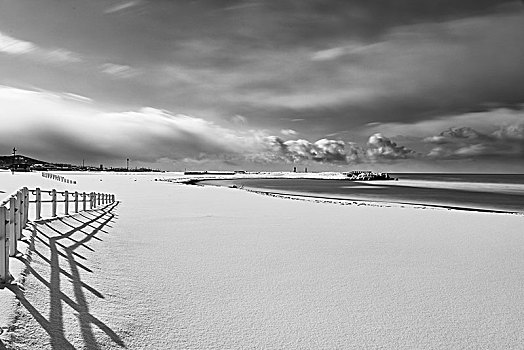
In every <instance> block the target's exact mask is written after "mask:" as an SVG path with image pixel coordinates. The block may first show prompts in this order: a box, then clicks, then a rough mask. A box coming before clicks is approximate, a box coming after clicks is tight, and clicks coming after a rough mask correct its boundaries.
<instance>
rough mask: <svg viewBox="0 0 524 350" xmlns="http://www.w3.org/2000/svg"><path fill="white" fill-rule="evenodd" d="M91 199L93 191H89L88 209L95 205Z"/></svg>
mask: <svg viewBox="0 0 524 350" xmlns="http://www.w3.org/2000/svg"><path fill="white" fill-rule="evenodd" d="M93 199H94V198H93V192H91V193H89V209H93V207H94V206H95V205H94V201H93Z"/></svg>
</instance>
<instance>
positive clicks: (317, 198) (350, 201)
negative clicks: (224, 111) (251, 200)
mask: <svg viewBox="0 0 524 350" xmlns="http://www.w3.org/2000/svg"><path fill="white" fill-rule="evenodd" d="M242 179H259V178H258V177H253V178H242ZM266 179H268V180H271V179H276V180H279V179H284V178H282V177H273V178H264V180H266ZM214 180H216V181H219V180H220V181H227V180H235V179H217V178H206V179H198V178H190V179H184V180H182V181H176V182H175V181H170V182H175V183H181V184H184V185H192V186H214V187H223V188H230V189H240V190H243V191H247V192H252V193H256V194H260V195H267V196H273V197H279V198H284V199H292V200H303V201H310V202H317V203H319V202H322V203H329V204H338V205H357V206H369V207H399V208H406V207H409V208H411V209H419V210H426V209H431V210H457V211H465V212H477V213H489V214H507V215H517V216H524V212H518V211H510V210H500V209H489V208H471V207H462V206H456V205H447V204H432V203H412V202H402V201H389V200H366V199H360V198H349V197H330V196H322V195H315V194H312V193H310V194H307V193H294V192H277V191H270V190H263V189H256V188H245V187H230V186H226V185H216V184H203V183H202V182H204V181H214ZM310 180H326V179H322V178H312V179H310ZM328 180H338V181H344V180H343V179H328ZM168 181H169V180H168ZM352 182H364V181H352ZM371 182H372V181H371Z"/></svg>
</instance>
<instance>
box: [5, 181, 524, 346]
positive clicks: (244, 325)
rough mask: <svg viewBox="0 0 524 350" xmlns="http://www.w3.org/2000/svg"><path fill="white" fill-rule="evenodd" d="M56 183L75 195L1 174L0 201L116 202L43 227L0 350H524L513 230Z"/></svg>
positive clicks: (463, 217)
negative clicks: (30, 196)
mask: <svg viewBox="0 0 524 350" xmlns="http://www.w3.org/2000/svg"><path fill="white" fill-rule="evenodd" d="M64 176H66V177H68V178H71V179H73V180H77V185H70V184H64V183H59V182H56V181H52V180H49V179H44V178H41V176H40V175H39V174H15V175H11V174H6V173H0V191H4V192H6V193H5V194H2V195H5V196H6V197H7V196H8V194H9V193H10V192H12V191H14V190H16V189H17V188H18V187H21V186H20V184H25V185H26V186H28V187H34V186H36V185H39V186H40V187H42V188H45V189H50V188H57V189H69V190H73V191H74V190H80V191H84V190H86V191H93V190H94V191H106V192H111V193H115V194H116V196H117V199H118V200H119V201H121V202H120V203H119V204H118V205H117V206H116V207H115V208H113V209H109V208H108V209H107V210H104V211H102V210H97V211H94V212H89V213H84V214H82V215H75V216H71V217H68V218H66V219H63V220H62V221H52V222H49V223H47V224H46V225H38V226H37V229H38V231H37V232H36V235H35V239H34V245H35V249H36V252H33V253H32V254H31V257H32V262H31V264H30V266H31V269H30V272H31V273H30V274H29V276H28V277H27V278H26V280H25V289H26V290H25V293H24V294H25V297H24V298H22V297H21V300H22V302H21V305H20V306H19V307H17V308H16V309H15V310H11V311H9V310H6V311H8V312H12V313H13V315H14V319H12V322H14V323H13V324H12V325H11V330H10V331H8V332H4V334H3V335H1V336H0V339H2V341H3V342H4V343H5V347H7V348H16V349H34V348H38V349H67V348H78V349H82V348H88V349H96V348H100V349H106V348H122V347H123V346H125V347H126V348H128V349H226V348H229V349H232V348H234V349H244V348H245V349H247V348H249V349H252V348H261V349H281V348H289V349H336V348H339V349H361V348H371V349H376V348H429V349H431V348H434V349H437V348H439V349H440V348H464V349H465V348H470V349H478V348H486V349H487V348H489V349H508V348H519V347H521V346H522V344H524V334H523V333H522V332H521V330H522V329H523V328H524V327H523V326H524V317H523V316H524V306H523V305H524V293H522V286H523V285H524V272H523V271H522V266H523V264H524V235H523V234H522V227H523V224H524V217H523V216H520V215H505V214H489V213H475V212H459V211H453V210H451V211H448V210H423V209H414V208H401V207H372V206H364V205H334V204H325V203H317V201H314V200H311V201H302V200H301V201H299V200H295V201H293V200H288V199H282V198H276V197H271V196H263V195H258V194H255V193H250V192H247V191H242V190H237V189H228V188H219V187H202V186H186V185H181V184H174V183H169V182H165V181H155V179H156V178H164V177H165V178H167V177H169V176H170V175H169V174H166V175H143V174H114V175H111V174H107V173H105V174H96V173H94V174H85V173H84V174H64ZM75 228H76V229H75ZM26 234H28V232H26ZM29 234H30V233H29ZM64 235H70V237H69V238H65V237H64ZM58 237H63V238H60V239H58ZM51 242H53V243H51ZM80 242H81V243H80ZM58 243H60V244H58ZM13 290H16V289H13ZM13 290H12V289H7V288H6V289H4V290H1V291H0V299H4V300H5V299H6V298H7V296H6V295H10V296H13ZM18 293H19V295H20V296H21V295H22V294H20V292H18ZM3 305H4V304H0V307H5V306H3ZM9 305H12V304H9ZM9 305H8V306H9ZM8 306H7V307H8ZM1 311H2V312H3V311H4V310H1ZM1 348H2V343H0V349H1Z"/></svg>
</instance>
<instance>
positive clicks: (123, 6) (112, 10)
mask: <svg viewBox="0 0 524 350" xmlns="http://www.w3.org/2000/svg"><path fill="white" fill-rule="evenodd" d="M141 3H142V1H140V0H133V1H125V2H121V3H118V4H116V5H114V6H111V7H109V8H108V9H107V10H105V11H104V13H106V14H110V13H115V12H120V11H123V10H126V9H129V8H131V7H135V6H138V5H140V4H141Z"/></svg>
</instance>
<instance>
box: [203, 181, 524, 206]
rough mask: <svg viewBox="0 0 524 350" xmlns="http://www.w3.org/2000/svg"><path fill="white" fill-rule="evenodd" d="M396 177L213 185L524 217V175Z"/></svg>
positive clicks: (225, 182)
mask: <svg viewBox="0 0 524 350" xmlns="http://www.w3.org/2000/svg"><path fill="white" fill-rule="evenodd" d="M390 175H391V176H392V177H394V178H397V179H398V180H397V181H395V180H393V181H391V180H390V181H348V180H323V179H322V180H320V179H237V180H222V181H213V182H212V183H213V184H218V185H227V186H231V185H233V184H234V185H236V186H243V187H244V188H248V189H253V190H259V191H265V192H274V193H289V194H295V195H305V196H315V197H325V198H337V199H348V200H352V199H353V200H363V201H374V202H392V203H404V204H414V205H429V206H442V207H449V208H456V209H464V210H487V211H502V212H518V213H524V174H438V173H431V174H430V173H394V174H390Z"/></svg>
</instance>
